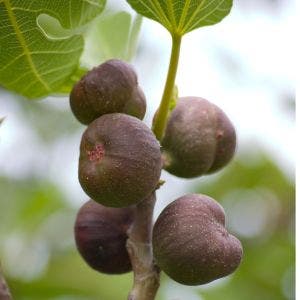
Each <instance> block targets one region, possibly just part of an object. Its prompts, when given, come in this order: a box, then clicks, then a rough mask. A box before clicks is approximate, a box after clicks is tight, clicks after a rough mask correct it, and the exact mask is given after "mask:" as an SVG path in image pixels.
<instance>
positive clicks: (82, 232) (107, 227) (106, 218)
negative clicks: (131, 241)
mask: <svg viewBox="0 0 300 300" xmlns="http://www.w3.org/2000/svg"><path fill="white" fill-rule="evenodd" d="M133 217H134V209H133V207H126V208H109V207H105V206H103V205H101V204H99V203H96V202H95V201H93V200H89V201H88V202H86V203H85V204H84V205H83V206H82V207H81V208H80V210H79V212H78V214H77V218H76V222H75V226H74V235H75V242H76V246H77V249H78V251H79V253H80V254H81V256H82V258H83V259H84V260H85V261H86V263H87V264H88V265H89V266H90V267H91V268H93V269H95V270H97V271H99V272H101V273H106V274H122V273H127V272H129V271H131V269H132V268H131V263H130V259H129V256H128V253H127V250H126V240H127V234H126V231H127V230H128V228H129V227H130V225H131V224H132V222H133Z"/></svg>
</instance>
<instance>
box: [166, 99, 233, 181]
mask: <svg viewBox="0 0 300 300" xmlns="http://www.w3.org/2000/svg"><path fill="white" fill-rule="evenodd" d="M161 145H162V157H163V161H164V169H165V170H167V171H168V172H169V173H171V174H173V175H175V176H178V177H183V178H193V177H198V176H201V175H203V174H209V173H212V172H215V171H217V170H219V169H221V168H222V167H224V166H225V165H226V164H227V163H228V162H229V161H230V160H231V158H232V157H233V155H234V153H235V147H236V133H235V129H234V127H233V125H232V123H231V122H230V120H229V119H228V117H227V116H226V115H225V113H224V112H223V111H222V110H221V109H220V108H219V107H217V106H216V105H214V104H212V103H210V102H209V101H207V100H205V99H202V98H199V97H183V98H179V100H178V102H177V105H176V107H175V108H174V109H173V110H172V111H171V112H170V115H169V118H168V121H167V126H166V130H165V133H164V136H163V139H162V141H161Z"/></svg>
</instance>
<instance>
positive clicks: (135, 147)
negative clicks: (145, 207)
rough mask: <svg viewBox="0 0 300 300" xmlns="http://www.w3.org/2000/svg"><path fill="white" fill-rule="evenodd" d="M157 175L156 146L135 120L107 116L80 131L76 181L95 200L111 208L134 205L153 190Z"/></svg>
mask: <svg viewBox="0 0 300 300" xmlns="http://www.w3.org/2000/svg"><path fill="white" fill-rule="evenodd" d="M160 173H161V154H160V146H159V143H158V142H157V140H156V138H155V136H154V135H153V133H152V131H151V130H150V129H149V128H148V127H147V126H146V125H145V124H144V123H143V122H142V121H140V120H139V119H137V118H135V117H131V116H128V115H125V114H119V113H115V114H107V115H104V116H102V117H100V118H98V119H96V120H95V121H94V122H92V123H91V124H90V125H89V126H88V128H87V129H86V131H85V132H84V134H83V136H82V140H81V145H80V157H79V181H80V184H81V186H82V188H83V189H84V191H85V192H86V193H87V194H88V195H89V196H90V197H91V198H92V199H94V200H95V201H97V202H99V203H101V204H103V205H105V206H111V207H125V206H129V205H132V204H136V203H138V202H140V201H141V200H143V199H144V198H145V197H147V196H148V195H149V194H150V193H151V192H152V191H153V190H154V189H155V188H156V186H157V184H158V181H159V177H160Z"/></svg>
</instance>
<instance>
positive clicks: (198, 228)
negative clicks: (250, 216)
mask: <svg viewBox="0 0 300 300" xmlns="http://www.w3.org/2000/svg"><path fill="white" fill-rule="evenodd" d="M153 253H154V257H155V259H156V262H157V264H158V266H159V267H160V268H161V269H162V270H163V271H164V272H165V273H166V274H167V275H169V276H170V277H171V278H172V279H173V280H175V281H177V282H179V283H182V284H185V285H200V284H205V283H208V282H211V281H213V280H216V279H218V278H221V277H224V276H227V275H229V274H231V273H232V272H234V271H235V270H236V268H237V267H238V266H239V264H240V261H241V258H242V255H243V249H242V245H241V243H240V241H239V240H238V239H237V238H236V237H234V236H233V235H231V234H229V233H228V232H227V230H226V228H225V214H224V210H223V208H222V207H221V205H220V204H218V203H217V202H216V201H215V200H214V199H212V198H210V197H208V196H205V195H199V194H188V195H185V196H183V197H180V198H178V199H177V200H175V201H174V202H172V203H171V204H169V205H168V206H167V207H166V208H165V209H164V210H163V211H162V213H161V214H160V215H159V217H158V219H157V221H156V222H155V225H154V229H153Z"/></svg>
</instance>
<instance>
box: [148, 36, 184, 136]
mask: <svg viewBox="0 0 300 300" xmlns="http://www.w3.org/2000/svg"><path fill="white" fill-rule="evenodd" d="M180 45H181V35H178V34H173V35H172V52H171V58H170V63H169V70H168V75H167V80H166V83H165V88H164V92H163V96H162V99H161V102H160V106H159V108H158V112H157V115H156V117H155V118H154V121H153V127H152V130H153V132H154V134H155V136H156V138H157V139H158V140H159V141H160V140H161V139H162V137H163V135H164V132H165V127H166V124H167V118H168V113H169V108H170V103H171V99H172V95H173V90H174V86H175V79H176V74H177V69H178V62H179V55H180Z"/></svg>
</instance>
